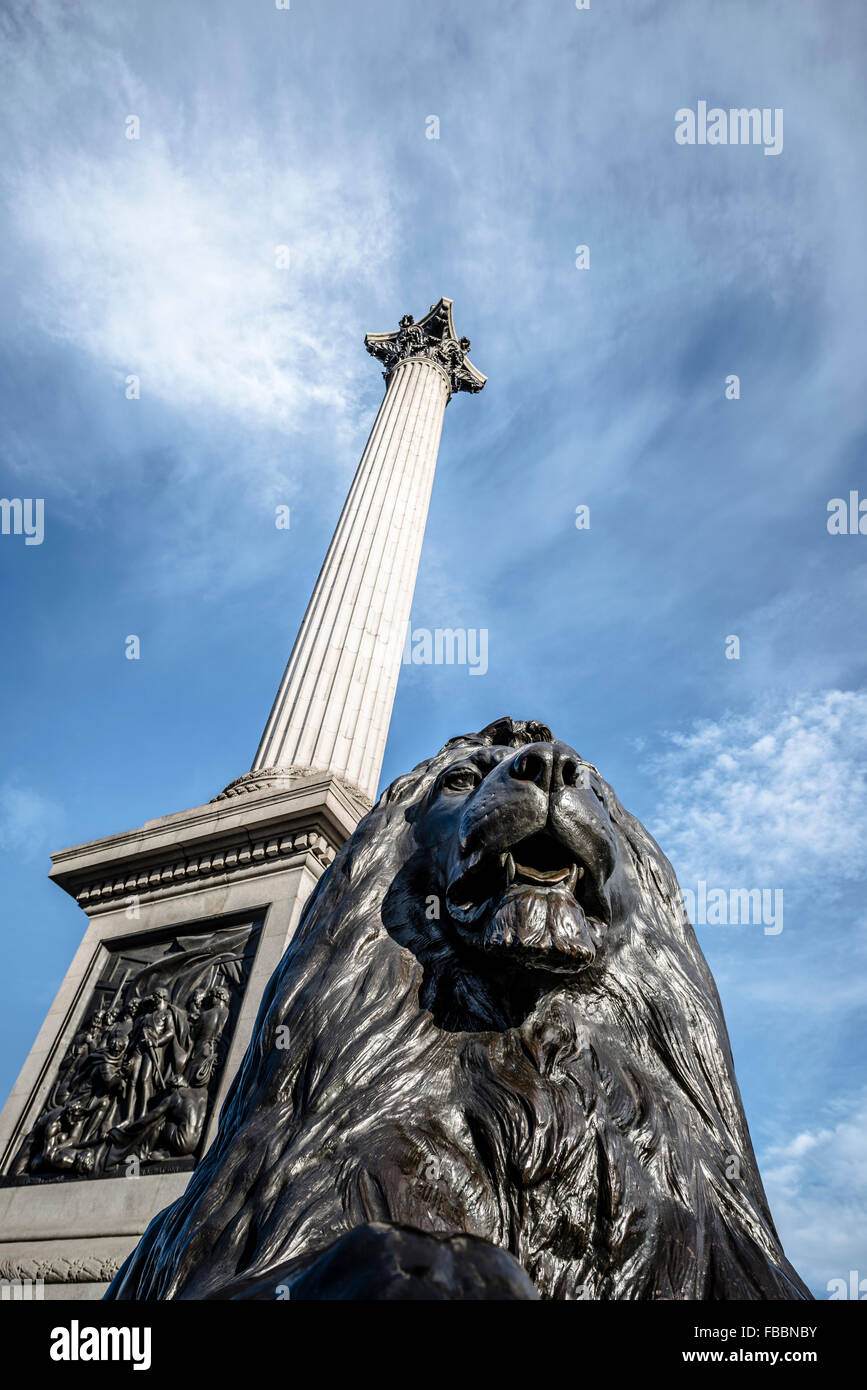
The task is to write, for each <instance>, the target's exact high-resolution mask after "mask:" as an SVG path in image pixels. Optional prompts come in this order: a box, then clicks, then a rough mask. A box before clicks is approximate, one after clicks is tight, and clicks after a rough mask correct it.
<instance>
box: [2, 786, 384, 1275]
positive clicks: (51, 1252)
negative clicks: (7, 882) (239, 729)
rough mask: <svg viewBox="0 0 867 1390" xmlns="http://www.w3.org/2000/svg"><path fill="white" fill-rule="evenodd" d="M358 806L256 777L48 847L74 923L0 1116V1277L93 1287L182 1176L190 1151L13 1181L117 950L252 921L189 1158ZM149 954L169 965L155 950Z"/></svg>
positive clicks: (209, 1129) (348, 795) (336, 791)
mask: <svg viewBox="0 0 867 1390" xmlns="http://www.w3.org/2000/svg"><path fill="white" fill-rule="evenodd" d="M242 780H243V779H242ZM365 810H366V804H365V803H364V802H363V801H362V800H360V799H359V798H358V797H357V796H356V795H355V794H353V793H352V792H351V791H350V790H348V789H347V788H346V787H345V786H343V785H342V784H341V783H340V782H339V781H338V780H337V779H335V778H333V777H329V776H328V775H327V774H323V775H320V776H315V775H311V776H308V777H307V778H303V779H298V778H293V779H287V778H285V777H280V776H272V777H270V778H269V777H267V776H266V777H263V778H261V779H260V780H258V781H254V782H252V783H250V782H246V784H245V785H244V786H241V787H239V786H238V785H237V784H236V787H235V789H234V792H231V789H230V794H227V793H224V794H222V795H221V797H220V798H219V799H218V800H216V801H214V802H211V803H209V804H208V805H205V806H198V807H195V808H194V809H192V810H189V811H182V812H180V813H178V814H176V815H170V816H164V817H163V818H161V819H159V820H154V821H149V822H147V824H146V825H144V826H142V827H141V829H139V830H135V831H130V832H127V833H125V834H121V835H114V836H110V837H109V838H107V839H104V840H98V841H95V842H92V843H90V844H86V845H81V846H78V847H76V848H74V849H68V850H63V851H61V852H60V853H59V854H55V855H54V856H52V858H53V868H52V871H51V877H52V878H53V879H54V880H55V881H56V882H57V883H58V884H59V885H60V886H61V887H62V888H64V889H65V890H66V891H67V892H68V893H70V894H71V895H72V896H73V897H74V898H75V899H76V901H77V902H78V903H79V905H80V906H81V907H82V908H83V910H84V911H85V912H86V913H87V916H88V918H89V924H88V927H87V931H86V932H85V935H84V938H83V940H82V942H81V945H80V947H79V949H78V951H77V952H76V955H75V958H74V960H73V962H72V964H71V966H70V968H69V971H68V972H67V975H66V978H65V979H64V981H63V984H62V986H61V988H60V991H59V993H58V995H57V998H56V999H55V1001H54V1004H53V1005H52V1008H51V1010H50V1012H49V1014H48V1016H47V1018H46V1020H45V1022H44V1024H43V1026H42V1028H41V1030H40V1032H39V1036H38V1037H37V1039H36V1042H35V1043H34V1046H33V1048H32V1049H31V1052H30V1055H29V1057H28V1058H27V1061H26V1063H25V1065H24V1068H23V1070H22V1072H21V1075H20V1076H19V1078H18V1081H17V1082H16V1084H15V1087H14V1089H13V1091H12V1094H11V1096H10V1098H9V1101H8V1103H7V1105H6V1107H5V1108H4V1110H3V1113H2V1116H0V1155H2V1159H0V1182H2V1183H3V1186H0V1279H4V1278H5V1279H10V1280H15V1279H25V1280H28V1279H29V1280H33V1281H36V1280H40V1279H41V1280H43V1281H44V1291H43V1292H44V1296H45V1297H46V1298H92V1297H98V1296H101V1292H102V1291H103V1290H104V1288H105V1286H106V1284H107V1282H108V1280H110V1279H111V1278H112V1277H113V1275H114V1273H115V1272H116V1270H117V1268H118V1267H119V1265H120V1264H121V1263H122V1261H123V1259H124V1258H125V1257H126V1255H127V1254H128V1253H129V1251H130V1250H132V1249H133V1247H134V1246H135V1245H136V1243H137V1241H138V1239H139V1237H140V1236H141V1234H142V1232H143V1231H144V1230H145V1227H146V1226H147V1224H148V1222H149V1221H150V1219H151V1217H152V1216H154V1215H155V1213H156V1212H157V1211H159V1210H161V1208H162V1207H164V1206H165V1205H167V1204H168V1203H169V1202H171V1201H173V1200H174V1199H175V1197H177V1196H179V1195H180V1193H181V1192H182V1191H183V1190H184V1188H185V1187H186V1184H187V1181H188V1180H189V1175H190V1168H191V1167H192V1164H193V1161H194V1160H193V1159H189V1160H184V1162H185V1164H186V1166H183V1165H181V1164H178V1165H174V1166H176V1167H178V1168H179V1171H170V1170H171V1168H172V1167H173V1165H172V1164H171V1163H164V1164H162V1165H160V1164H157V1165H155V1166H156V1167H157V1168H160V1169H161V1171H152V1172H149V1171H147V1170H146V1168H145V1169H144V1170H143V1171H142V1172H141V1173H140V1175H139V1176H127V1175H126V1169H125V1168H124V1167H121V1169H120V1175H118V1176H111V1177H108V1176H102V1177H87V1176H81V1175H78V1174H75V1173H73V1174H70V1175H66V1174H63V1173H61V1172H58V1173H56V1174H54V1173H48V1174H45V1175H43V1177H41V1178H39V1179H38V1180H33V1179H32V1178H29V1177H25V1179H24V1182H23V1183H22V1182H21V1179H20V1178H18V1179H16V1178H15V1177H14V1173H13V1170H14V1167H15V1163H16V1157H17V1156H20V1154H21V1150H22V1144H23V1143H24V1141H25V1139H26V1136H27V1135H28V1133H29V1132H31V1131H32V1129H33V1126H34V1125H35V1124H36V1122H37V1120H38V1119H39V1117H40V1116H41V1115H44V1114H45V1112H46V1107H47V1106H48V1103H49V1099H50V1096H51V1092H52V1088H53V1087H56V1085H57V1076H58V1071H59V1068H60V1066H61V1062H62V1060H63V1059H64V1057H65V1056H66V1055H67V1053H68V1050H69V1048H70V1045H71V1044H72V1043H73V1040H74V1039H75V1038H76V1036H77V1035H78V1034H79V1033H80V1031H81V1028H82V1021H83V1020H84V1019H85V1018H86V1017H87V1015H88V1011H89V1009H92V1000H93V997H94V989H95V988H96V987H97V985H98V982H99V981H100V980H101V979H102V978H103V977H104V975H105V973H106V970H107V965H108V963H109V962H110V961H111V960H112V959H113V958H114V956H116V953H117V951H118V950H119V949H122V950H125V951H126V953H127V955H128V956H129V955H133V956H136V955H137V956H138V957H140V958H142V959H146V957H147V955H148V951H149V948H150V944H151V943H154V942H158V943H162V942H169V943H170V946H171V947H172V948H177V943H178V939H180V941H181V942H182V943H183V945H184V946H186V947H187V948H189V947H190V944H191V943H192V944H193V946H195V942H196V940H197V939H198V937H197V933H198V934H201V933H203V932H204V933H205V934H206V937H207V939H208V940H209V941H210V940H211V939H212V937H213V939H215V940H217V942H219V940H220V939H221V937H220V933H221V932H223V933H225V932H228V933H229V934H230V935H231V933H232V930H233V929H234V928H238V927H240V928H242V929H243V928H245V927H246V926H247V925H249V926H250V927H251V928H253V929H254V930H255V933H256V939H255V943H253V944H251V946H250V964H249V973H248V974H247V975H246V978H244V979H243V988H242V992H241V997H240V998H239V999H238V1000H237V1001H236V1016H235V1017H234V1019H233V1021H232V1023H233V1026H232V1028H231V1035H230V1036H228V1037H227V1038H226V1040H225V1047H224V1052H225V1056H224V1059H223V1065H222V1067H221V1069H220V1073H219V1080H218V1083H217V1084H216V1086H215V1087H214V1094H213V1096H212V1097H211V1102H210V1105H209V1108H208V1113H207V1119H206V1122H205V1125H204V1131H203V1135H202V1140H201V1143H200V1145H199V1147H198V1152H204V1150H205V1149H206V1148H207V1146H208V1145H209V1143H210V1141H211V1138H212V1136H213V1133H214V1129H215V1127H216V1123H217V1117H218V1113H219V1108H220V1106H221V1104H222V1102H223V1099H224V1097H225V1094H226V1091H227V1090H228V1087H229V1084H230V1082H231V1079H232V1077H233V1076H234V1074H235V1071H236V1070H237V1067H238V1064H239V1062H240V1060H241V1058H242V1057H243V1055H244V1051H245V1049H246V1047H247V1043H248V1041H249V1037H250V1033H251V1029H252V1025H253V1022H254V1019H255V1016H256V1012H257V1010H258V1007H259V1002H260V999H261V995H262V991H263V989H264V987H265V984H266V983H267V981H268V979H269V977H270V975H271V973H272V971H273V970H274V967H275V966H276V964H277V962H278V961H279V959H280V957H281V955H282V954H283V952H284V950H285V949H286V946H287V945H288V943H289V941H290V940H291V938H292V935H293V934H294V931H295V928H296V926H297V924H298V920H299V917H300V915H301V910H302V908H303V905H304V902H305V900H306V899H307V897H308V895H309V893H310V891H311V889H312V888H313V886H314V884H315V883H316V881H317V879H318V878H319V876H320V875H321V874H322V873H323V871H324V869H325V868H326V867H327V865H328V864H329V863H330V861H331V859H332V858H333V857H334V854H335V853H336V851H337V849H338V848H339V846H340V845H341V844H342V843H343V841H344V840H345V839H346V838H347V836H348V835H349V834H350V833H351V831H352V829H353V828H354V826H355V825H356V823H357V821H358V820H359V818H360V817H361V815H362V814H363V813H364V811H365ZM130 943H132V944H130ZM113 953H114V955H113ZM161 959H162V960H165V959H168V960H169V961H171V959H172V956H171V953H169V955H168V956H165V955H164V956H163V957H161ZM10 1183H12V1184H13V1185H9V1184H10ZM15 1184H18V1185H15Z"/></svg>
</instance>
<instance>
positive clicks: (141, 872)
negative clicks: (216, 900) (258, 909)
mask: <svg viewBox="0 0 867 1390" xmlns="http://www.w3.org/2000/svg"><path fill="white" fill-rule="evenodd" d="M302 853H309V854H312V855H313V858H314V859H315V860H316V861H317V863H319V864H321V865H322V867H323V869H327V867H328V865H329V864H330V863H331V861H332V859H333V858H334V855H335V853H336V851H335V849H334V846H333V845H330V844H329V843H328V840H327V839H326V837H325V836H324V835H323V834H321V833H320V832H319V831H318V830H298V831H287V833H286V834H284V835H274V836H272V837H271V838H270V839H261V840H252V839H250V837H249V836H247V837H245V838H244V839H243V840H242V839H239V840H237V841H236V842H235V843H234V844H229V845H222V846H221V847H220V848H219V849H215V850H213V851H212V852H211V853H208V852H205V853H203V854H193V855H186V854H185V855H184V856H183V857H182V858H179V857H178V854H177V852H175V853H173V854H172V855H171V857H170V858H169V859H166V860H163V861H162V862H158V863H152V864H148V865H146V866H145V867H143V868H141V869H136V868H135V867H133V868H131V869H128V870H127V871H126V872H125V873H124V872H121V873H119V874H118V876H117V877H114V876H112V877H111V878H108V879H106V878H104V877H103V876H102V875H100V876H99V877H98V878H95V879H93V880H92V881H91V882H90V883H87V884H85V885H84V886H83V887H81V888H80V889H79V891H78V892H77V893H76V895H75V896H76V900H77V902H78V904H79V906H80V907H83V908H88V907H93V906H94V905H95V904H96V903H99V904H102V905H105V904H106V903H109V902H110V901H111V900H112V899H117V898H120V899H124V898H127V897H130V896H132V895H133V894H135V895H137V896H139V897H141V896H142V895H143V894H152V893H155V892H159V891H161V890H163V889H166V888H169V887H170V886H171V885H173V884H174V885H177V884H179V883H186V882H190V881H192V880H196V881H197V882H200V881H201V880H202V879H206V878H209V877H211V876H213V875H215V874H221V875H224V874H232V873H236V872H243V871H244V870H245V869H255V868H256V867H257V866H259V865H265V864H268V863H269V862H270V863H274V862H275V861H277V860H280V859H284V858H287V857H289V856H290V855H296V856H297V855H299V854H302Z"/></svg>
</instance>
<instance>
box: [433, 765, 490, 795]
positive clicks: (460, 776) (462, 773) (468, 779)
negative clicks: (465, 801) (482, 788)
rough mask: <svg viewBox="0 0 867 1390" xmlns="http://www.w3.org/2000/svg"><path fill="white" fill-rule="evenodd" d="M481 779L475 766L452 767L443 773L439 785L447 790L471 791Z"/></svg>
mask: <svg viewBox="0 0 867 1390" xmlns="http://www.w3.org/2000/svg"><path fill="white" fill-rule="evenodd" d="M481 780H482V774H481V773H480V772H479V771H478V769H477V768H475V767H453V768H452V769H451V771H450V772H447V773H445V775H444V776H443V780H442V782H441V784H440V785H441V786H442V788H443V790H444V791H447V792H471V791H472V790H473V787H477V786H478V785H479V783H480V782H481Z"/></svg>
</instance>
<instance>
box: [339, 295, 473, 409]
mask: <svg viewBox="0 0 867 1390" xmlns="http://www.w3.org/2000/svg"><path fill="white" fill-rule="evenodd" d="M364 346H365V347H366V348H367V351H368V352H369V353H370V354H371V355H372V356H373V357H376V358H377V359H378V360H379V361H380V362H382V363H384V364H385V371H384V372H383V376H384V377H385V379H386V381H387V380H388V379H389V377H390V376H391V374H392V372H393V371H394V370H395V368H396V367H398V366H400V364H401V363H403V362H429V363H430V364H431V365H432V366H435V367H437V368H438V369H439V370H440V371H441V372H443V373H444V375H445V377H446V380H447V381H448V384H449V391H450V393H452V394H453V393H454V392H455V391H470V392H477V391H481V390H482V387H483V386H484V384H485V382H486V380H487V378H486V377H484V376H483V375H482V373H481V372H480V371H479V370H478V368H477V367H474V366H473V364H472V362H471V361H470V359H469V357H468V356H467V353H468V352H469V350H470V340H469V338H458V337H457V335H456V333H455V325H454V320H453V318H452V301H451V300H450V299H441V300H440V301H439V303H438V304H432V305H431V307H430V310H429V312H428V313H427V314H426V315H425V317H424V318H423V319H420V320H419V322H418V323H416V322H415V320H414V319H413V317H412V314H404V316H403V318H402V319H401V321H400V326H399V327H398V328H397V330H396V331H395V332H393V333H368V334H367V335H366V336H365V339H364Z"/></svg>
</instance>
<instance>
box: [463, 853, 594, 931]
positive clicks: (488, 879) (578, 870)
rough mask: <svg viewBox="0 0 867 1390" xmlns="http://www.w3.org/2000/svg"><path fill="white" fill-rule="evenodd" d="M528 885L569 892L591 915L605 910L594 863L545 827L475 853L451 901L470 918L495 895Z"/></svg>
mask: <svg viewBox="0 0 867 1390" xmlns="http://www.w3.org/2000/svg"><path fill="white" fill-rule="evenodd" d="M526 888H532V889H534V890H535V891H537V892H545V891H549V890H552V891H557V892H560V893H563V892H566V893H569V894H571V896H572V897H573V899H574V900H575V902H576V903H577V904H578V906H579V907H580V908H582V910H583V911H584V913H585V914H586V915H587V916H588V917H595V918H601V917H602V916H603V915H604V912H603V908H602V903H601V901H600V897H599V894H598V892H597V890H596V887H595V884H594V877H593V874H592V873H591V872H588V866H587V865H586V864H584V863H582V861H581V860H580V859H579V858H578V857H577V855H575V854H574V853H573V852H572V851H571V850H570V849H569V847H568V846H567V845H565V844H564V843H563V842H562V840H560V839H558V838H557V837H556V836H554V835H551V834H549V833H548V832H547V831H545V830H539V831H536V832H535V833H534V834H533V835H528V836H527V837H526V838H525V839H523V840H519V841H518V842H517V843H516V844H514V845H512V846H511V848H510V849H509V850H506V851H504V852H502V853H499V854H497V853H494V852H492V851H487V852H481V853H477V854H475V855H473V856H471V858H470V859H469V860H468V862H467V863H466V865H465V867H464V868H463V870H462V872H461V873H460V874H459V875H458V876H457V877H456V878H455V879H454V880H453V881H452V883H451V884H450V885H449V888H448V890H447V893H446V901H447V904H448V909H449V912H450V913H451V915H452V916H453V917H455V918H456V919H457V920H458V921H460V922H464V923H466V924H470V923H472V922H474V921H475V920H476V918H477V917H479V916H481V915H482V913H483V912H484V911H485V910H486V908H487V907H488V906H489V904H490V903H491V902H492V901H494V900H498V899H502V898H503V897H504V896H505V895H506V894H507V893H509V892H510V891H513V892H517V891H520V890H521V889H526Z"/></svg>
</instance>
